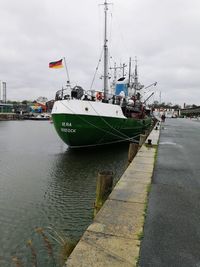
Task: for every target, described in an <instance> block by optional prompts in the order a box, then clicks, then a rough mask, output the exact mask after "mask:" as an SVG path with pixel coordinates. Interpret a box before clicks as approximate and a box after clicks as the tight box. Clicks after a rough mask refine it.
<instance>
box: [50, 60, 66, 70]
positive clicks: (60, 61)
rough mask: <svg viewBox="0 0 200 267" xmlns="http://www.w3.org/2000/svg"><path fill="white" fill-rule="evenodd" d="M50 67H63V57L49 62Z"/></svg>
mask: <svg viewBox="0 0 200 267" xmlns="http://www.w3.org/2000/svg"><path fill="white" fill-rule="evenodd" d="M49 68H54V69H59V68H63V64H62V59H60V60H58V61H54V62H50V63H49Z"/></svg>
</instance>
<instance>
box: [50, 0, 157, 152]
mask: <svg viewBox="0 0 200 267" xmlns="http://www.w3.org/2000/svg"><path fill="white" fill-rule="evenodd" d="M104 7H105V8H104V11H105V35H104V75H103V77H104V90H103V92H97V91H95V90H92V91H91V90H90V91H87V92H85V91H84V90H83V89H82V88H81V87H79V86H75V87H74V88H71V86H70V83H69V82H68V86H67V88H66V89H65V90H63V89H62V90H60V91H58V92H57V93H56V101H55V103H54V106H53V109H52V119H53V123H54V126H55V129H56V131H57V133H58V135H59V136H60V138H61V139H62V140H63V141H64V142H65V143H66V144H67V145H68V146H70V147H87V146H98V145H107V144H112V143H117V142H126V141H129V142H131V141H136V140H138V137H139V135H140V134H141V133H143V132H144V131H145V130H147V129H149V127H151V125H152V117H151V116H147V114H146V113H147V112H146V109H145V106H144V102H143V103H142V102H141V96H140V92H139V91H140V90H141V89H142V88H143V86H141V85H140V83H138V75H137V64H136V66H135V73H134V79H133V81H131V67H129V78H128V79H127V80H126V79H125V78H124V77H123V78H122V79H119V80H118V81H117V82H116V84H115V92H114V93H113V94H111V93H109V92H108V78H109V77H108V46H107V42H108V40H107V25H106V22H107V10H108V3H107V0H105V2H104ZM129 66H131V61H130V64H129Z"/></svg>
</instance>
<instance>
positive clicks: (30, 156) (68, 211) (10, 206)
mask: <svg viewBox="0 0 200 267" xmlns="http://www.w3.org/2000/svg"><path fill="white" fill-rule="evenodd" d="M127 154H128V145H119V144H116V145H113V146H111V147H110V146H108V147H98V148H90V149H70V148H68V147H67V145H65V144H64V143H63V142H62V141H61V140H60V139H59V137H58V136H57V134H56V132H55V129H54V126H53V124H51V123H50V122H49V121H2V122H0V266H4V267H7V266H42V267H44V266H50V267H51V266H62V260H63V259H62V252H61V251H62V249H63V247H62V242H63V240H72V241H73V242H77V241H78V240H79V238H80V237H81V235H82V234H83V232H84V231H85V229H86V228H87V226H88V225H89V224H90V223H91V222H92V219H93V209H94V201H95V190H96V178H97V175H98V172H99V171H102V170H111V171H113V172H114V182H116V181H117V180H118V179H119V177H120V176H121V175H122V173H123V172H124V170H125V166H126V163H127ZM17 264H18V265H17ZM34 264H35V265H34Z"/></svg>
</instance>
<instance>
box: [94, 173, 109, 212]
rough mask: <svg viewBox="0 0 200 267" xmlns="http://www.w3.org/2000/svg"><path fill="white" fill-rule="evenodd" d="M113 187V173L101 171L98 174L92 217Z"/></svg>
mask: <svg viewBox="0 0 200 267" xmlns="http://www.w3.org/2000/svg"><path fill="white" fill-rule="evenodd" d="M112 186H113V172H112V171H102V172H99V173H98V176H97V184H96V200H95V207H94V216H96V214H97V213H98V211H99V210H100V209H101V207H102V206H103V204H104V202H105V201H106V199H107V198H108V196H109V194H110V193H111V192H112Z"/></svg>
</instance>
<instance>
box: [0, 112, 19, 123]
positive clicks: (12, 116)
mask: <svg viewBox="0 0 200 267" xmlns="http://www.w3.org/2000/svg"><path fill="white" fill-rule="evenodd" d="M19 119H20V115H19V114H16V113H0V121H9V120H19Z"/></svg>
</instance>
